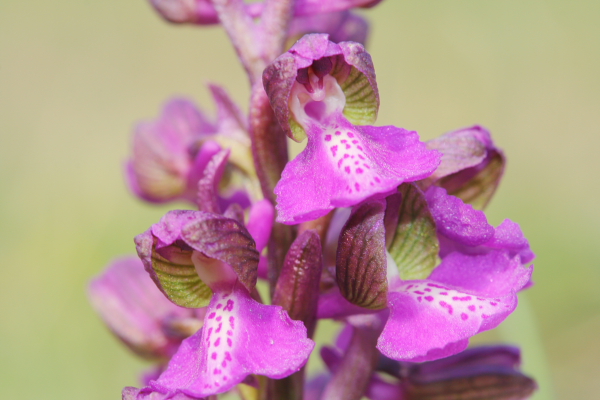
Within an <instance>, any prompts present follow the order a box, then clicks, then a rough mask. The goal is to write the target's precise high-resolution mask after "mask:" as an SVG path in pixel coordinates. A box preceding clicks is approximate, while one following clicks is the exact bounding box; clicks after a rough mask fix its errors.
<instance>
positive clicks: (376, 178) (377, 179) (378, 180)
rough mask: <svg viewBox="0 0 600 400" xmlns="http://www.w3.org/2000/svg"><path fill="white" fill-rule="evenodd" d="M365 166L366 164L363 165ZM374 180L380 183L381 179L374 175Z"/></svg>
mask: <svg viewBox="0 0 600 400" xmlns="http://www.w3.org/2000/svg"><path fill="white" fill-rule="evenodd" d="M365 167H366V165H365ZM367 168H368V167H367ZM375 182H377V183H381V179H379V178H378V177H375Z"/></svg>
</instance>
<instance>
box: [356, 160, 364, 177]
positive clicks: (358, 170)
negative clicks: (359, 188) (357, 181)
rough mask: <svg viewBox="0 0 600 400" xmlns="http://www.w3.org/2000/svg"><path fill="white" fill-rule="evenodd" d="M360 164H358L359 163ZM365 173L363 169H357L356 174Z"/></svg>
mask: <svg viewBox="0 0 600 400" xmlns="http://www.w3.org/2000/svg"><path fill="white" fill-rule="evenodd" d="M357 164H358V163H357ZM363 172H364V171H363V170H362V168H356V173H357V174H362V173H363Z"/></svg>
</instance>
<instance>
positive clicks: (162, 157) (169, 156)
mask: <svg viewBox="0 0 600 400" xmlns="http://www.w3.org/2000/svg"><path fill="white" fill-rule="evenodd" d="M214 132H215V127H214V126H212V124H210V123H209V122H208V121H207V120H206V118H205V117H204V115H203V114H202V113H201V112H200V111H199V110H198V109H197V108H196V107H195V106H194V104H193V103H191V102H190V101H189V100H186V99H173V100H171V101H169V102H168V103H167V104H165V106H164V108H163V111H162V114H161V116H160V117H159V118H158V119H157V120H156V121H151V122H143V123H140V124H139V125H138V126H137V128H136V131H135V135H134V138H133V151H132V156H131V159H130V161H129V162H128V163H127V177H128V181H129V184H130V186H131V188H132V190H133V191H134V193H136V194H137V195H138V196H140V197H141V198H143V199H144V200H147V201H151V202H157V203H160V202H166V201H170V200H173V199H176V198H178V197H181V196H184V195H185V194H186V191H187V190H188V189H189V188H188V185H187V182H188V173H189V171H190V169H191V168H192V167H193V163H194V160H193V157H192V156H191V154H190V146H191V145H192V143H193V142H194V141H195V140H198V139H199V138H202V137H203V136H206V135H209V134H212V133H214Z"/></svg>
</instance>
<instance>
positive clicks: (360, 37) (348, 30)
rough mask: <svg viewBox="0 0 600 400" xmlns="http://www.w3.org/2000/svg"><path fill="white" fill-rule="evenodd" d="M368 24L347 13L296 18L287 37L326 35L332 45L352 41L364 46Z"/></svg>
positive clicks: (359, 17) (339, 12)
mask: <svg viewBox="0 0 600 400" xmlns="http://www.w3.org/2000/svg"><path fill="white" fill-rule="evenodd" d="M368 30H369V24H368V23H367V21H366V20H365V19H364V18H362V17H361V16H359V15H356V14H354V13H351V12H349V11H338V12H330V13H324V14H317V15H310V16H306V17H296V18H294V19H293V21H292V24H291V26H290V30H289V36H290V37H294V36H302V35H305V34H308V33H317V32H322V33H328V34H329V39H330V40H331V41H332V42H334V43H340V42H346V41H352V42H358V43H361V44H363V45H364V44H365V42H366V39H367V33H368Z"/></svg>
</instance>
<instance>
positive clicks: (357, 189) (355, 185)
mask: <svg viewBox="0 0 600 400" xmlns="http://www.w3.org/2000/svg"><path fill="white" fill-rule="evenodd" d="M354 187H355V188H356V191H357V192H360V185H359V184H358V183H355V184H354Z"/></svg>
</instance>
